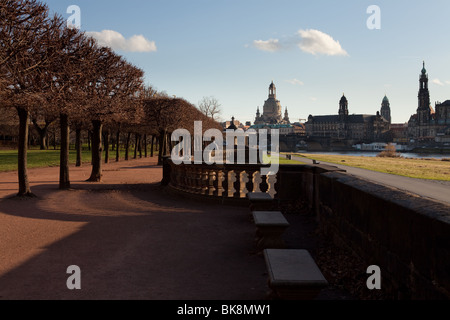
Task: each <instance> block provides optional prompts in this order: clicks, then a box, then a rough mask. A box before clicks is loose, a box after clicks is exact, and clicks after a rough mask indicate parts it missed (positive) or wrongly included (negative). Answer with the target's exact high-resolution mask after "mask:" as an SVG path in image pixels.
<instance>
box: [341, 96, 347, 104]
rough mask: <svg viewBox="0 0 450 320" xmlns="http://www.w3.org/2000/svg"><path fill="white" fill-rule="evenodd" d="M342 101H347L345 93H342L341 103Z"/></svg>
mask: <svg viewBox="0 0 450 320" xmlns="http://www.w3.org/2000/svg"><path fill="white" fill-rule="evenodd" d="M342 102H348V101H347V98H346V97H345V95H342V98H341V103H342Z"/></svg>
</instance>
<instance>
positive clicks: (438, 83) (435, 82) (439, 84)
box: [433, 79, 444, 87]
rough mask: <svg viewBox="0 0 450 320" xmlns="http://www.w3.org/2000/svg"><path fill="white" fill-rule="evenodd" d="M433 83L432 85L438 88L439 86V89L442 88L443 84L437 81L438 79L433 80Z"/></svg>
mask: <svg viewBox="0 0 450 320" xmlns="http://www.w3.org/2000/svg"><path fill="white" fill-rule="evenodd" d="M433 83H434V84H437V85H438V86H441V87H443V86H444V84H443V83H442V81H441V80H439V79H434V80H433Z"/></svg>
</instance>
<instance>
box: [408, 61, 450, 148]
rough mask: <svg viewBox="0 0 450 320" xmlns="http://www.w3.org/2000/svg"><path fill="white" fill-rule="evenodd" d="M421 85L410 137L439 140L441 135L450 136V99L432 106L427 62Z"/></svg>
mask: <svg viewBox="0 0 450 320" xmlns="http://www.w3.org/2000/svg"><path fill="white" fill-rule="evenodd" d="M419 85H420V87H419V96H418V98H419V106H418V108H417V112H416V113H415V114H414V115H412V116H411V118H410V120H409V122H408V138H409V139H414V140H419V141H427V140H429V141H433V140H439V137H443V136H450V100H447V101H445V102H443V103H440V102H437V103H436V104H435V108H434V109H433V107H432V106H431V103H430V91H429V89H428V73H427V70H426V69H425V62H424V63H423V68H422V72H421V74H420V79H419Z"/></svg>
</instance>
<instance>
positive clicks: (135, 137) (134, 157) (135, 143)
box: [133, 133, 138, 159]
mask: <svg viewBox="0 0 450 320" xmlns="http://www.w3.org/2000/svg"><path fill="white" fill-rule="evenodd" d="M137 151H138V134H137V133H135V134H134V156H133V159H136V158H137Z"/></svg>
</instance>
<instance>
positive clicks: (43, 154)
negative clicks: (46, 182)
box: [0, 149, 150, 172]
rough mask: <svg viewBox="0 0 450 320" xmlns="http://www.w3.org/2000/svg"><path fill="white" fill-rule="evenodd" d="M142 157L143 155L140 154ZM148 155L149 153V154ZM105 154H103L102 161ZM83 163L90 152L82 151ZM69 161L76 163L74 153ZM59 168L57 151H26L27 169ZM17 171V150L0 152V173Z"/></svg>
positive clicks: (72, 151)
mask: <svg viewBox="0 0 450 320" xmlns="http://www.w3.org/2000/svg"><path fill="white" fill-rule="evenodd" d="M120 151H121V152H120V158H121V159H124V158H125V151H124V150H123V149H121V150H120ZM142 154H143V155H144V153H142ZM149 155H150V152H149ZM133 156H134V150H133V149H132V150H130V151H129V157H130V159H132V158H133ZM109 158H110V160H112V161H115V159H116V152H115V151H110V153H109ZM104 159H105V153H104V152H103V160H104ZM82 160H83V163H90V162H91V152H90V151H89V150H83V151H82ZM69 161H70V163H71V164H75V162H76V151H75V150H70V153H69ZM57 166H59V150H28V168H43V167H57ZM15 170H17V150H0V172H5V171H15Z"/></svg>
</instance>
